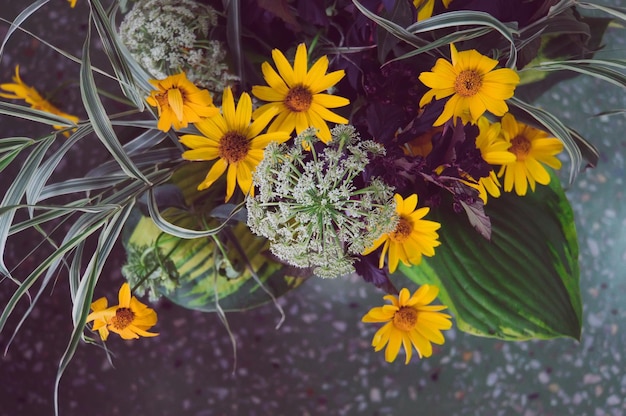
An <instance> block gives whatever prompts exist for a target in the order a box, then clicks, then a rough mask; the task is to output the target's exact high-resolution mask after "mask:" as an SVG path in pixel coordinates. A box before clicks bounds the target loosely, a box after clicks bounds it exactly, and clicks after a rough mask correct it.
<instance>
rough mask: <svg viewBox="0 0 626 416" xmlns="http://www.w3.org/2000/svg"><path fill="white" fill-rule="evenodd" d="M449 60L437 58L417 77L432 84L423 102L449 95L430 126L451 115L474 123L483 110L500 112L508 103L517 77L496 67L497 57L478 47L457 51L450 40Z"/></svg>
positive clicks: (437, 124) (447, 118) (514, 73)
mask: <svg viewBox="0 0 626 416" xmlns="http://www.w3.org/2000/svg"><path fill="white" fill-rule="evenodd" d="M450 53H451V56H452V63H450V62H448V61H447V60H445V59H442V58H440V59H437V62H435V66H434V67H433V69H432V72H422V73H421V74H420V76H419V80H420V81H422V82H423V83H424V84H425V85H426V86H427V87H429V88H431V90H430V91H428V92H427V93H426V94H424V96H423V97H422V99H421V100H420V106H424V105H426V104H428V103H430V102H431V101H432V99H433V98H436V99H437V100H440V99H442V98H446V97H449V96H452V97H450V99H449V100H448V102H446V105H445V106H444V109H443V112H442V113H441V115H440V116H439V118H438V119H437V120H435V122H434V123H433V126H440V125H442V124H443V123H445V122H446V121H448V120H450V119H451V118H453V117H454V118H455V119H456V118H460V119H461V120H462V121H463V123H467V122H471V123H475V122H476V121H477V120H478V118H479V117H480V116H482V115H483V114H484V113H485V111H489V112H491V113H492V114H495V115H497V116H501V115H503V114H504V113H506V112H507V111H509V107H508V106H507V104H506V103H505V102H504V100H507V99H509V98H511V97H512V96H513V92H514V91H515V87H516V86H517V84H519V81H520V78H519V75H517V73H516V72H515V71H513V70H512V69H509V68H500V69H495V70H494V68H495V67H496V65H497V64H498V61H496V60H495V59H491V58H489V57H487V56H485V55H481V54H480V53H479V52H478V51H476V50H474V49H472V50H469V51H463V52H457V50H456V47H455V46H454V45H453V44H450Z"/></svg>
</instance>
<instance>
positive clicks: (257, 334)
mask: <svg viewBox="0 0 626 416" xmlns="http://www.w3.org/2000/svg"><path fill="white" fill-rule="evenodd" d="M16 3H17V2H12V1H10V0H0V16H1V17H3V18H8V19H12V18H13V17H14V16H15V15H16V14H17V12H18V9H20V8H21V7H24V6H23V5H18V4H16ZM78 3H79V4H78V6H77V8H76V9H74V10H71V9H69V7H67V3H66V2H65V1H61V0H53V1H52V2H51V3H50V4H48V5H46V6H45V7H44V8H42V10H40V12H39V13H38V14H37V15H36V16H34V17H33V18H32V20H31V21H30V22H29V24H28V25H27V27H29V28H31V29H32V30H33V31H35V32H36V33H39V34H43V35H46V31H49V32H47V33H55V35H54V36H53V37H52V38H53V39H55V40H56V42H58V43H57V44H58V45H61V46H63V47H64V48H66V49H67V50H69V51H70V52H71V53H74V54H76V55H79V53H80V48H81V44H82V39H83V38H84V34H85V33H86V25H85V23H84V22H85V17H86V13H87V10H88V9H87V7H86V4H85V2H83V1H81V0H78ZM610 4H613V5H620V4H621V5H623V4H622V1H621V0H613V1H612V2H610ZM48 19H49V20H48ZM7 27H8V26H7V25H6V24H4V23H0V37H3V34H4V33H5V32H6V29H7ZM44 27H45V28H46V29H43V28H44ZM606 49H607V52H606V53H608V54H611V55H612V56H619V57H621V58H624V56H625V55H626V52H625V51H626V43H625V40H624V38H623V31H622V32H621V34H619V33H618V32H617V31H616V30H614V29H611V30H609V33H608V36H607V48H606ZM94 58H95V56H94ZM16 64H20V65H21V68H22V72H21V74H22V77H23V79H24V80H25V81H26V82H28V83H29V84H31V85H36V86H37V87H38V88H39V89H40V90H48V91H51V90H53V89H54V88H55V86H58V85H59V84H60V83H63V82H65V81H70V80H74V79H76V75H77V72H78V65H76V64H72V63H69V62H68V61H67V60H66V59H65V58H62V57H59V55H57V54H56V53H54V52H51V51H50V50H49V49H48V48H47V47H45V46H44V45H42V44H40V43H39V42H37V41H36V40H32V39H30V38H29V37H28V36H25V35H23V34H20V35H18V36H16V37H15V39H13V40H11V42H10V44H9V47H8V52H7V53H6V54H5V56H4V58H3V60H2V62H0V82H7V81H9V79H10V77H11V76H12V74H13V71H14V67H15V65H16ZM64 91H67V92H68V93H67V95H63V96H61V97H60V98H62V100H61V101H62V103H63V106H64V109H65V110H66V111H68V112H76V113H78V114H79V115H81V116H83V117H84V110H82V109H81V108H80V105H79V104H80V94H79V91H78V87H77V85H75V84H70V85H68V86H67V87H65V88H64ZM540 104H541V105H542V106H544V107H545V108H548V109H550V111H552V112H553V113H554V114H556V115H558V116H560V117H562V118H563V119H564V120H565V121H566V122H567V123H568V124H570V125H571V126H573V127H574V128H576V129H577V130H578V131H579V132H581V133H582V134H583V135H584V136H585V137H587V138H589V139H590V140H591V141H592V142H593V143H594V144H595V145H596V146H597V147H598V148H599V150H600V153H601V161H600V164H599V166H598V167H597V168H596V169H593V170H587V171H585V172H583V173H582V174H580V175H579V177H578V179H577V181H576V182H575V183H574V184H573V185H572V186H571V187H570V189H569V191H568V197H569V199H570V201H571V203H572V206H573V209H574V211H575V215H576V220H577V227H578V233H579V235H578V238H579V243H580V251H581V257H580V266H581V288H582V296H583V303H584V312H583V320H584V321H583V324H584V327H583V334H582V340H581V342H580V343H578V342H576V341H573V340H569V339H558V340H550V341H531V342H518V343H506V342H502V341H498V340H491V339H483V338H477V337H473V336H469V335H466V334H464V333H461V332H459V331H456V330H451V331H448V332H447V335H446V339H447V340H446V343H445V344H444V345H443V346H441V347H438V348H436V350H435V353H434V354H433V356H432V357H431V358H429V359H426V360H422V361H419V360H417V359H414V360H413V361H412V362H411V363H410V364H409V365H404V363H403V360H397V362H395V363H393V364H387V363H385V361H384V358H383V355H382V354H379V353H374V352H373V350H372V348H371V347H370V341H371V338H372V336H373V334H374V332H375V329H376V328H375V326H373V325H365V324H362V323H360V318H361V316H362V315H363V314H364V313H365V312H367V310H368V309H369V308H370V307H371V306H374V305H378V304H379V303H381V295H382V294H381V293H380V292H379V291H378V290H376V289H375V288H374V287H372V286H369V285H367V284H365V283H363V282H361V281H359V280H358V279H356V278H351V279H335V280H321V279H313V280H309V281H308V282H307V283H305V284H304V285H303V286H301V287H300V288H298V289H297V290H295V291H293V292H291V293H289V294H288V295H286V296H285V297H283V298H281V299H280V301H279V302H280V305H281V306H282V307H283V308H284V310H285V313H286V320H285V322H284V324H283V325H282V326H281V327H280V328H278V329H275V326H276V324H277V323H278V321H279V320H280V314H279V313H278V311H277V309H276V307H275V306H273V305H266V306H263V307H260V308H258V309H255V310H251V311H248V312H244V313H237V314H229V315H228V319H229V324H230V327H231V329H232V331H233V333H234V336H235V340H236V359H235V354H234V350H233V346H232V344H231V341H230V339H229V337H228V334H227V331H226V330H225V329H224V327H223V325H222V324H221V322H220V321H219V319H218V317H217V316H215V315H212V314H203V313H199V312H193V311H188V310H185V309H182V308H180V307H178V306H175V305H173V304H171V303H169V302H167V301H162V302H160V303H159V304H157V305H155V308H156V310H157V312H158V314H159V323H158V326H157V328H156V329H157V330H158V331H159V332H160V334H161V335H160V336H159V337H157V338H150V339H141V340H139V341H122V340H120V339H119V338H117V337H112V339H111V340H110V342H108V347H109V348H110V350H111V351H112V352H113V354H114V358H113V364H114V367H112V366H111V365H110V364H109V363H108V362H107V359H106V355H105V354H104V352H103V351H101V350H100V349H98V348H97V347H94V346H88V345H81V346H80V347H79V348H78V351H77V354H76V356H75V358H74V360H73V361H72V362H71V364H70V366H69V367H68V369H67V372H66V374H65V375H64V377H63V379H62V380H61V387H60V409H61V414H62V415H93V416H112V415H128V414H132V415H150V416H152V415H196V416H209V415H211V416H212V415H229V416H230V415H322V414H323V415H415V414H419V415H523V416H533V415H557V416H558V415H591V416H602V415H612V416H620V415H624V414H626V401H625V399H624V398H625V397H626V372H625V369H626V356H625V355H626V323H625V322H626V319H625V318H626V309H625V307H624V304H625V300H626V204H625V203H624V202H625V198H626V196H625V195H624V192H625V186H624V180H625V178H626V166H625V164H624V160H625V157H626V136H625V135H624V132H625V131H626V117H625V116H624V114H618V115H613V116H602V117H595V118H592V117H590V116H591V115H593V114H597V113H600V112H602V111H606V110H609V109H615V108H622V109H623V108H626V97H625V95H624V91H623V90H622V91H620V90H618V89H617V88H616V87H613V86H610V85H609V84H606V83H601V82H599V81H595V80H592V79H587V78H581V77H579V78H576V79H573V80H571V81H568V82H566V83H563V84H562V85H560V86H558V87H557V88H554V89H552V90H550V91H548V92H547V93H546V95H545V96H544V97H543V98H542V99H541V100H540ZM0 127H2V136H3V137H7V136H9V135H11V136H17V135H26V136H31V137H32V135H33V134H36V133H37V132H39V133H41V130H37V128H36V127H34V126H29V125H25V124H23V123H19V122H16V120H15V119H11V118H9V117H0ZM104 157H105V154H104V150H103V149H99V148H98V147H97V146H94V147H93V148H88V149H81V150H80V151H76V152H74V153H72V157H71V158H70V159H69V160H68V162H67V165H65V167H64V168H66V169H85V168H86V166H87V165H88V164H89V163H97V162H98V161H99V160H101V159H102V158H104ZM6 175H8V173H6V172H5V173H3V174H2V179H0V180H1V181H5V179H4V178H6ZM2 186H7V185H6V184H4V183H3V184H2ZM27 247H32V241H29V240H28V239H27V238H25V239H24V240H23V241H22V240H19V241H15V240H14V242H13V243H12V245H11V246H9V247H8V248H7V255H6V256H7V259H12V261H13V262H14V261H15V259H16V258H18V256H19V257H20V258H21V257H23V255H24V253H26V252H27V251H26V249H27ZM123 257H124V253H123V250H122V249H121V247H118V248H116V250H115V252H114V255H113V256H112V258H111V261H110V263H109V264H108V265H107V268H106V270H105V274H104V275H103V277H102V279H101V281H100V283H99V285H98V290H97V292H96V295H97V296H104V295H106V296H108V297H112V296H114V295H115V291H116V290H117V288H118V287H119V285H120V284H121V282H122V281H123V280H122V276H121V274H120V272H119V268H120V266H121V264H122V262H123ZM7 261H8V260H7ZM30 261H32V262H35V261H37V260H36V259H35V258H30ZM66 278H67V276H64V275H60V276H59V277H58V283H57V286H56V287H55V288H54V290H52V288H51V287H50V288H48V289H47V290H46V292H45V295H44V296H43V297H42V299H41V300H40V302H39V304H38V306H37V307H36V308H35V310H34V312H33V315H32V317H31V318H30V319H29V320H28V321H27V322H26V324H25V325H24V326H23V327H22V328H21V330H20V332H19V333H18V335H17V337H16V338H15V340H14V342H13V343H12V345H11V346H10V348H9V349H8V352H7V353H6V354H5V355H3V356H1V357H0V386H1V387H0V415H2V416H5V415H6V416H18V415H50V414H53V404H52V399H53V395H52V392H53V386H54V381H55V374H56V367H57V365H58V362H59V359H60V357H61V355H62V354H63V351H64V349H65V347H66V344H67V341H68V338H69V334H70V331H71V317H70V299H69V293H68V291H67V289H66V281H65V279H66ZM13 290H14V287H13V285H12V284H11V283H10V282H8V281H3V282H1V283H0V304H4V303H6V301H7V300H8V298H9V297H10V294H11V293H12V291H13ZM538 290H540V288H538ZM26 307H27V304H26V301H24V302H23V304H21V305H20V307H19V308H18V310H17V312H16V316H19V314H20V311H23V310H24V309H25V308H26ZM15 325H17V319H15V317H14V319H12V320H11V321H10V323H9V326H8V327H7V328H5V331H4V332H3V333H2V334H0V345H1V346H2V348H3V349H4V348H5V346H6V345H7V342H8V338H9V337H10V335H11V333H12V330H13V329H14V328H15Z"/></svg>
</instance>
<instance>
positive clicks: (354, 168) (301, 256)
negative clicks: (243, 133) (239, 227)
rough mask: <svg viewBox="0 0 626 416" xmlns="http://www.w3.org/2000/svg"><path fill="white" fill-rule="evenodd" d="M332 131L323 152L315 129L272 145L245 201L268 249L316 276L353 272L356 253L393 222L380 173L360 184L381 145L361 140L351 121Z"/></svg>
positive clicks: (252, 224) (389, 191) (254, 229)
mask: <svg viewBox="0 0 626 416" xmlns="http://www.w3.org/2000/svg"><path fill="white" fill-rule="evenodd" d="M331 135H332V140H331V141H330V143H329V144H328V146H327V147H325V148H324V149H323V150H322V151H321V152H318V151H317V150H316V146H315V144H316V142H318V139H317V138H316V131H315V130H314V129H307V130H305V131H304V132H302V133H301V134H300V135H298V137H297V138H296V140H295V143H294V144H293V145H292V146H287V145H285V144H277V143H272V144H270V145H269V146H268V147H267V148H266V149H265V154H264V159H263V161H262V162H261V163H260V164H259V165H258V166H257V170H256V172H255V175H254V185H255V186H256V187H258V189H259V192H258V193H257V194H256V196H255V197H254V198H248V200H247V208H248V226H249V227H250V229H251V230H252V232H254V233H255V234H257V235H261V236H263V237H265V238H267V239H268V240H269V241H270V249H271V251H272V253H274V254H275V255H276V256H277V257H278V258H280V259H281V260H283V261H285V262H286V263H289V264H291V265H293V266H297V267H303V268H304V267H313V268H314V272H315V274H317V275H318V276H321V277H338V276H342V275H345V274H349V273H352V272H354V265H353V264H354V261H355V259H354V256H356V255H358V254H360V253H361V252H363V251H364V250H365V249H366V248H367V247H369V246H370V245H371V244H373V243H374V241H375V240H376V239H377V238H378V237H380V236H381V235H382V234H384V233H387V232H391V231H393V230H394V228H395V226H396V222H397V216H396V214H395V203H394V200H393V188H391V187H389V186H388V185H386V184H384V183H383V182H382V181H380V180H378V179H373V180H372V181H370V182H369V183H366V184H361V185H360V184H359V182H360V180H361V173H362V172H363V171H364V169H365V167H366V166H367V164H368V163H369V161H370V159H371V158H372V157H375V156H376V155H382V154H384V148H383V147H382V146H381V145H379V144H377V143H375V142H373V141H371V140H365V141H361V140H359V137H358V134H357V133H356V131H355V129H354V127H352V126H349V125H344V126H337V127H335V128H334V129H333V130H331ZM303 145H304V146H303ZM303 147H304V148H310V151H306V150H303ZM361 182H362V181H361Z"/></svg>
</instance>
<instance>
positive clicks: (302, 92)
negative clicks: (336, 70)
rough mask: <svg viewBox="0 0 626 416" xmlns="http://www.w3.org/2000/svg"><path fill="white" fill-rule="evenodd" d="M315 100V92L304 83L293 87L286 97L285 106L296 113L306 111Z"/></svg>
mask: <svg viewBox="0 0 626 416" xmlns="http://www.w3.org/2000/svg"><path fill="white" fill-rule="evenodd" d="M312 102H313V94H312V93H311V90H310V89H308V88H307V87H305V86H304V85H296V86H295V87H293V88H291V89H290V90H289V92H288V93H287V96H286V97H285V101H284V103H285V107H287V108H288V109H289V111H293V112H294V113H300V112H302V111H306V110H308V109H309V107H311V103H312Z"/></svg>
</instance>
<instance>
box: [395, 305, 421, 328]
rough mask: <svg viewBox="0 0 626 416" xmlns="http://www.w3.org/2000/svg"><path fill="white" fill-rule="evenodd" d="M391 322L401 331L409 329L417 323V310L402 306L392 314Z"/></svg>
mask: <svg viewBox="0 0 626 416" xmlns="http://www.w3.org/2000/svg"><path fill="white" fill-rule="evenodd" d="M393 324H394V325H395V327H396V328H398V329H400V330H402V331H410V330H412V329H414V328H415V326H416V324H417V311H416V310H415V309H413V308H410V307H407V306H402V307H401V308H400V309H398V311H397V312H396V313H395V314H394V315H393Z"/></svg>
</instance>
